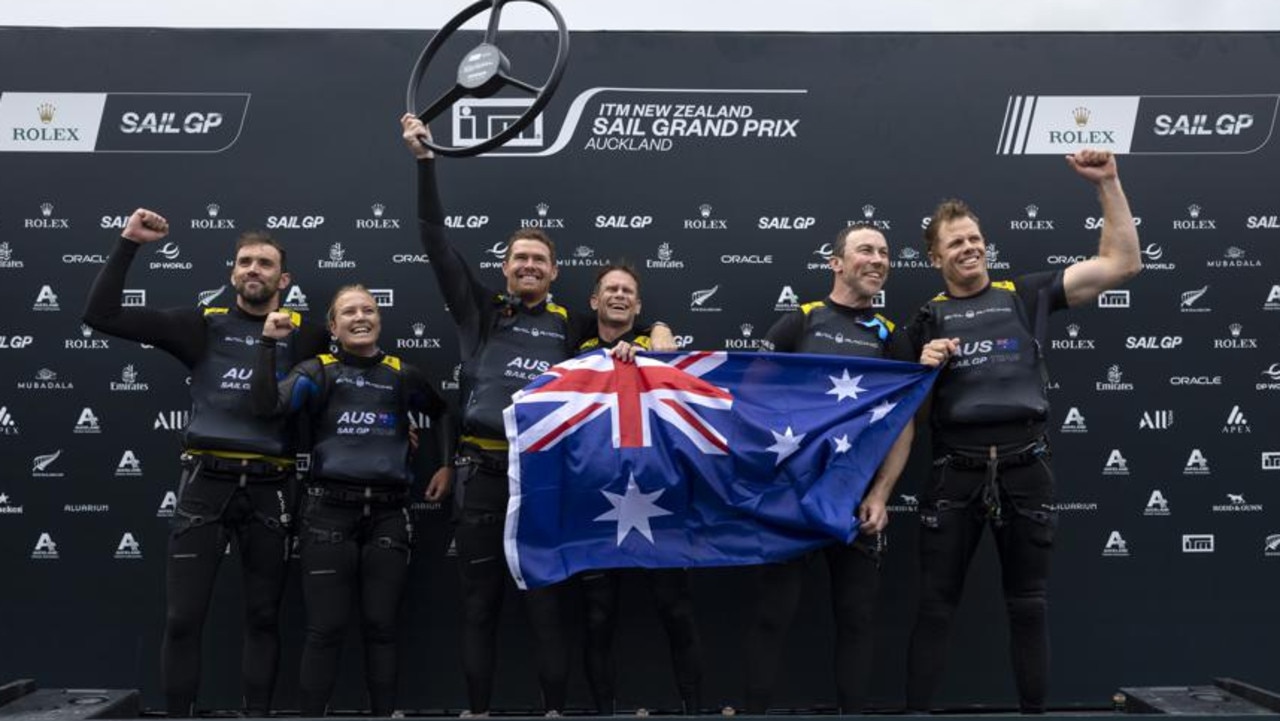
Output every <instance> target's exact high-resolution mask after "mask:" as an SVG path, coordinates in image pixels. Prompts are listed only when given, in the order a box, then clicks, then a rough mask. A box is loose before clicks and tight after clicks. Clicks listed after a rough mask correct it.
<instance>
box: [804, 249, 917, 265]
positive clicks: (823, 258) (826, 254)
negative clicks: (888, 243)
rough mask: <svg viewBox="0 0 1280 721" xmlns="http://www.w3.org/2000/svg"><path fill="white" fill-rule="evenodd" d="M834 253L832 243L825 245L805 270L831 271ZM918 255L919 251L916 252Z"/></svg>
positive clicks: (815, 252)
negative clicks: (815, 259) (816, 258)
mask: <svg viewBox="0 0 1280 721" xmlns="http://www.w3.org/2000/svg"><path fill="white" fill-rule="evenodd" d="M832 252H834V251H833V250H832V249H831V244H830V243H823V244H822V245H820V246H818V249H817V250H815V251H813V254H814V255H816V256H818V260H817V261H809V263H808V264H807V265H805V269H806V270H831V254H832ZM916 254H917V255H918V254H919V251H916ZM894 267H895V268H896V267H898V263H894Z"/></svg>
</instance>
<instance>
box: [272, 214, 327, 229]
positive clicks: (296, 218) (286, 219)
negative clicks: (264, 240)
mask: <svg viewBox="0 0 1280 721" xmlns="http://www.w3.org/2000/svg"><path fill="white" fill-rule="evenodd" d="M322 225H324V216H323V215H269V216H267V230H278V229H281V228H289V229H293V230H298V229H306V230H314V229H316V228H319V227H320V226H322Z"/></svg>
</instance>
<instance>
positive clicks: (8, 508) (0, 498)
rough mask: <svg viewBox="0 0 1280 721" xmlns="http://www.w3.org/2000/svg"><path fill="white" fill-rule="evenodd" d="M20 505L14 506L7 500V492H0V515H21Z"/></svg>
mask: <svg viewBox="0 0 1280 721" xmlns="http://www.w3.org/2000/svg"><path fill="white" fill-rule="evenodd" d="M21 515H22V506H15V505H13V504H12V503H10V501H9V494H7V493H0V516H21Z"/></svg>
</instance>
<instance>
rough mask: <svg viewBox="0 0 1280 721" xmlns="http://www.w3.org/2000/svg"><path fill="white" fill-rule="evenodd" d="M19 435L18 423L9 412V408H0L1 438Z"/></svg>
mask: <svg viewBox="0 0 1280 721" xmlns="http://www.w3.org/2000/svg"><path fill="white" fill-rule="evenodd" d="M16 435H18V422H17V421H15V420H14V419H13V414H12V413H10V412H9V406H0V436H16Z"/></svg>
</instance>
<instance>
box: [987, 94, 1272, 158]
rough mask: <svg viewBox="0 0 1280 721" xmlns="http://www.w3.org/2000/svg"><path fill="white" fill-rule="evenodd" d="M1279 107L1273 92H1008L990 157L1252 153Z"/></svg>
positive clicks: (1268, 133)
mask: <svg viewBox="0 0 1280 721" xmlns="http://www.w3.org/2000/svg"><path fill="white" fill-rule="evenodd" d="M1278 105H1280V95H1127V96H1126V95H1107V96H1087V97H1086V96H1056V95H1013V96H1010V97H1009V98H1008V100H1007V101H1006V103H1005V112H1004V120H1003V123H1002V125H1001V127H1000V135H999V139H998V141H997V143H996V154H997V155H1057V154H1060V153H1071V152H1075V151H1077V150H1083V149H1084V148H1100V149H1102V150H1110V151H1112V152H1113V153H1121V154H1129V155H1147V154H1153V155H1154V154H1160V155H1238V154H1244V153H1253V152H1256V151H1258V150H1261V149H1262V147H1263V146H1264V145H1266V144H1267V142H1268V141H1269V140H1270V139H1271V131H1272V128H1273V126H1274V125H1275V120H1276V109H1277V106H1278Z"/></svg>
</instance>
